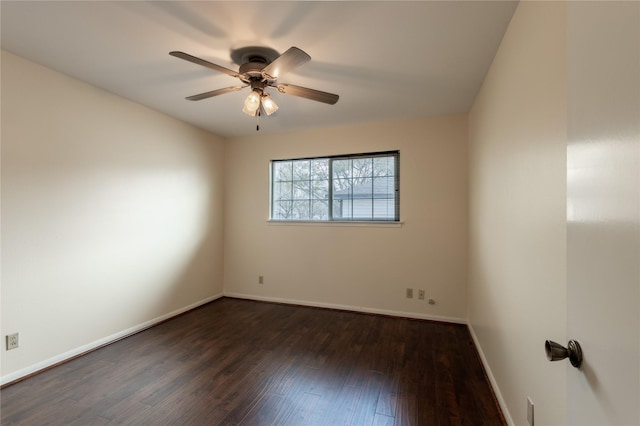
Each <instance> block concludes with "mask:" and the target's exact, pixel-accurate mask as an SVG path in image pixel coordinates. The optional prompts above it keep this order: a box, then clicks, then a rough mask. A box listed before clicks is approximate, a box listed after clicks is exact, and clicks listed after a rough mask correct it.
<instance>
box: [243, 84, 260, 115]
mask: <svg viewBox="0 0 640 426" xmlns="http://www.w3.org/2000/svg"><path fill="white" fill-rule="evenodd" d="M258 108H260V92H259V90H258V89H254V90H252V91H251V93H249V96H247V98H246V99H245V100H244V107H243V108H242V112H244V113H245V114H247V115H249V116H251V117H253V116H254V115H256V112H257V111H258Z"/></svg>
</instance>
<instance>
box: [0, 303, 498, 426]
mask: <svg viewBox="0 0 640 426" xmlns="http://www.w3.org/2000/svg"><path fill="white" fill-rule="evenodd" d="M0 396H1V398H0V399H1V409H2V410H1V411H2V413H1V423H2V424H3V425H29V426H40V425H52V426H57V425H112V424H127V425H198V426H199V425H204V424H215V425H236V426H254V425H263V424H264V425H267V424H277V425H289V426H303V425H310V426H311V425H318V426H326V425H329V424H331V425H349V426H351V425H353V426H355V425H363V426H364V425H366V426H370V425H376V426H378V425H385V426H389V425H392V424H393V425H396V426H399V425H408V424H412V425H416V424H417V425H464V426H467V425H473V426H493V425H504V424H505V422H504V419H503V417H502V414H501V412H500V410H499V408H498V406H497V403H496V400H495V397H494V395H493V393H492V391H491V388H490V386H489V384H488V381H487V378H486V375H485V372H484V370H483V368H482V365H481V363H480V361H479V357H478V355H477V351H476V350H475V347H474V346H473V342H472V340H471V336H470V335H469V331H468V329H467V327H466V326H464V325H459V324H445V323H436V322H431V321H421V320H410V319H402V318H391V317H385V316H378V315H368V314H360V313H354V312H344V311H335V310H328V309H317V308H305V307H299V306H287V305H280V304H273V303H264V302H255V301H248V300H240V299H232V298H222V299H219V300H217V301H215V302H212V303H209V304H207V305H205V306H202V307H200V308H198V309H195V310H193V311H190V312H188V313H186V314H184V315H181V316H179V317H176V318H174V319H172V320H170V321H167V322H164V323H162V324H159V325H157V326H155V327H153V328H151V329H148V330H145V331H143V332H141V333H138V334H136V335H133V336H130V337H128V338H126V339H123V340H121V341H118V342H115V343H113V344H111V345H109V346H106V347H104V348H102V349H99V350H96V351H94V352H92V353H89V354H87V355H85V356H83V357H80V358H77V359H75V360H72V361H70V362H68V363H66V364H63V365H61V366H58V367H56V368H53V369H50V370H48V371H45V372H43V373H41V374H39V375H36V376H34V377H31V378H29V379H26V380H24V381H22V382H19V383H16V384H14V385H12V386H8V387H6V388H4V389H2V390H1V391H0Z"/></svg>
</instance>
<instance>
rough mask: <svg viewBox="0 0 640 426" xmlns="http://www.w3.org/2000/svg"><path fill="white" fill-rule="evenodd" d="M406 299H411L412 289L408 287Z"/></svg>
mask: <svg viewBox="0 0 640 426" xmlns="http://www.w3.org/2000/svg"><path fill="white" fill-rule="evenodd" d="M407 299H413V289H412V288H408V289H407Z"/></svg>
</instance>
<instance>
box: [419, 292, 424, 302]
mask: <svg viewBox="0 0 640 426" xmlns="http://www.w3.org/2000/svg"><path fill="white" fill-rule="evenodd" d="M418 299H420V300H424V290H418Z"/></svg>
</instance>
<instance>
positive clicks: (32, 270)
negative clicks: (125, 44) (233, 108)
mask: <svg viewBox="0 0 640 426" xmlns="http://www.w3.org/2000/svg"><path fill="white" fill-rule="evenodd" d="M223 148H224V147H223V142H222V141H221V140H220V139H217V138H216V137H215V136H212V135H211V134H209V133H207V132H204V131H201V130H198V129H196V128H194V127H191V126H189V125H186V124H184V123H182V122H179V121H177V120H175V119H172V118H169V117H167V116H165V115H162V114H160V113H157V112H155V111H152V110H149V109H147V108H145V107H142V106H140V105H137V104H134V103H131V102H129V101H127V100H124V99H122V98H119V97H117V96H115V95H112V94H110V93H107V92H104V91H102V90H100V89H98V88H95V87H92V86H89V85H87V84H84V83H82V82H79V81H78V80H74V79H72V78H69V77H67V76H65V75H62V74H59V73H57V72H54V71H52V70H50V69H47V68H43V67H41V66H39V65H36V64H34V63H31V62H28V61H26V60H23V59H21V58H19V57H17V56H14V55H12V54H10V53H7V52H2V306H1V307H2V333H1V335H2V336H4V335H6V334H8V333H13V332H19V333H20V348H18V349H16V350H12V351H5V350H4V344H3V347H2V351H0V352H1V356H2V358H1V362H2V380H3V382H6V381H8V380H10V379H12V378H15V377H17V376H20V375H23V374H26V373H29V372H30V371H32V370H34V369H38V368H41V367H43V366H46V365H48V364H50V363H51V362H55V361H57V360H60V359H62V358H65V357H67V356H70V355H74V354H75V353H77V352H79V351H82V350H84V349H87V348H90V347H92V346H93V345H95V344H99V343H100V342H103V341H105V339H106V340H108V339H109V338H113V337H115V336H118V335H122V334H126V333H127V332H130V331H132V330H134V329H136V328H138V327H140V326H143V325H145V324H148V323H149V322H150V321H153V320H154V319H158V318H162V317H165V316H167V315H168V314H170V313H172V312H176V311H180V310H182V309H184V308H186V307H188V306H192V305H194V304H197V303H200V302H202V301H204V300H209V299H211V298H213V297H216V295H219V294H221V293H222V276H223V274H222V267H223V255H222V248H223V246H222V242H223V240H222V235H223V230H222V225H223V207H222V202H223V189H224V188H223V157H224V149H223Z"/></svg>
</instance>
